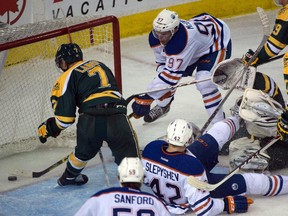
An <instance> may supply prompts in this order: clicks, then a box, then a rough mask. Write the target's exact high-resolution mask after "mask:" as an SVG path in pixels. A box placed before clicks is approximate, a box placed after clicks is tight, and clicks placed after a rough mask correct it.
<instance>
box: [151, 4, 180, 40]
mask: <svg viewBox="0 0 288 216" xmlns="http://www.w3.org/2000/svg"><path fill="white" fill-rule="evenodd" d="M179 24H180V19H179V16H178V14H177V13H176V12H174V11H170V10H167V9H164V10H162V11H161V12H160V13H159V14H158V15H157V17H156V18H155V19H154V21H153V29H154V31H157V32H166V31H170V32H171V33H172V35H173V34H174V31H175V28H176V27H178V26H179Z"/></svg>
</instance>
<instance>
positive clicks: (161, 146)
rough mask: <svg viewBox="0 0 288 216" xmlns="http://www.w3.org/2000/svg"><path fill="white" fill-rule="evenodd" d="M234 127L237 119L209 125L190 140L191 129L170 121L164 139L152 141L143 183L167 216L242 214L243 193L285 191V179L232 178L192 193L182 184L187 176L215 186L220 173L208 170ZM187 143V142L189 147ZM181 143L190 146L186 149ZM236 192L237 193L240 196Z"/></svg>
mask: <svg viewBox="0 0 288 216" xmlns="http://www.w3.org/2000/svg"><path fill="white" fill-rule="evenodd" d="M238 127H239V120H238V118H237V117H231V118H228V119H225V120H223V121H220V122H217V123H215V124H214V125H213V126H212V127H211V128H210V129H209V130H208V131H207V133H205V134H204V135H202V136H200V137H199V138H197V139H196V140H194V141H193V136H192V134H193V132H192V127H191V125H190V123H189V122H187V121H185V120H183V119H176V120H175V121H173V122H171V123H170V124H169V126H168V128H167V141H164V140H155V141H152V142H151V143H149V144H148V145H147V146H146V147H145V148H144V150H143V153H142V161H143V165H144V168H145V179H144V183H146V184H147V185H148V186H150V187H151V189H152V190H153V192H154V193H155V195H157V196H158V197H161V198H162V199H163V200H164V201H165V203H166V205H167V208H168V209H169V211H170V212H171V213H172V214H183V213H188V212H189V211H190V210H192V211H193V212H194V213H195V214H197V215H205V216H206V215H209V216H212V215H218V214H221V213H222V212H223V211H226V212H228V213H229V214H232V213H234V212H235V213H243V212H247V210H248V207H249V206H250V204H252V203H253V201H252V200H251V199H250V198H248V197H246V196H241V195H243V194H247V195H249V194H253V195H264V196H276V195H280V194H287V193H288V187H287V186H288V177H287V176H281V175H278V176H266V175H264V174H254V173H245V174H235V175H233V176H232V177H231V178H230V179H228V180H227V181H226V182H225V183H223V184H222V185H221V186H219V187H218V188H217V189H216V190H214V191H211V192H210V193H209V192H207V191H201V190H198V189H196V188H194V187H192V186H191V185H189V184H188V183H187V177H188V176H190V175H193V176H194V177H197V178H198V179H200V180H201V181H208V182H209V183H211V184H215V183H218V182H219V181H220V180H222V179H223V178H224V176H225V174H214V173H212V172H210V171H211V169H212V168H213V167H214V166H215V165H216V164H217V162H218V153H219V150H220V149H221V148H222V146H223V145H224V143H226V142H227V141H228V140H229V139H230V138H231V136H233V134H234V133H235V131H236V130H237V129H238ZM190 143H192V144H190ZM187 144H190V145H189V146H188V147H186V145H187ZM240 194H241V195H240Z"/></svg>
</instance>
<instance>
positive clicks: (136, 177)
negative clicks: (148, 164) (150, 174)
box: [118, 157, 144, 183]
mask: <svg viewBox="0 0 288 216" xmlns="http://www.w3.org/2000/svg"><path fill="white" fill-rule="evenodd" d="M118 175H119V181H120V183H125V182H131V183H132V182H135V183H142V181H143V178H144V168H143V165H142V163H141V160H140V159H139V158H138V157H125V158H123V160H122V161H121V163H120V165H119V166H118Z"/></svg>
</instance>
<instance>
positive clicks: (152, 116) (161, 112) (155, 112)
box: [144, 102, 171, 123]
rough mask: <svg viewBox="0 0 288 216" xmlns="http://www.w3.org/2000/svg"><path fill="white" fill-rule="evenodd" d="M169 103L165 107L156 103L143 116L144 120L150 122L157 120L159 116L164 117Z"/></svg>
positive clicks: (168, 108)
mask: <svg viewBox="0 0 288 216" xmlns="http://www.w3.org/2000/svg"><path fill="white" fill-rule="evenodd" d="M170 104H171V102H170V103H169V104H168V105H167V106H165V107H160V106H158V105H156V106H155V107H153V109H151V110H150V112H149V113H148V115H145V116H144V121H145V122H148V123H150V122H153V121H155V120H157V119H158V118H160V117H164V116H165V115H167V113H168V112H169V110H170Z"/></svg>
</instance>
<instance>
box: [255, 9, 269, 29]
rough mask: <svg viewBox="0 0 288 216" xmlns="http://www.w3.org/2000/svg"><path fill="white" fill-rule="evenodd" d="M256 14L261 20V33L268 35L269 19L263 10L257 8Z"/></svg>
mask: <svg viewBox="0 0 288 216" xmlns="http://www.w3.org/2000/svg"><path fill="white" fill-rule="evenodd" d="M257 12H258V14H259V17H260V19H261V22H262V25H263V31H264V35H269V34H270V27H269V26H270V25H269V19H268V16H267V14H266V13H265V11H264V10H263V8H261V7H257Z"/></svg>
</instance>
